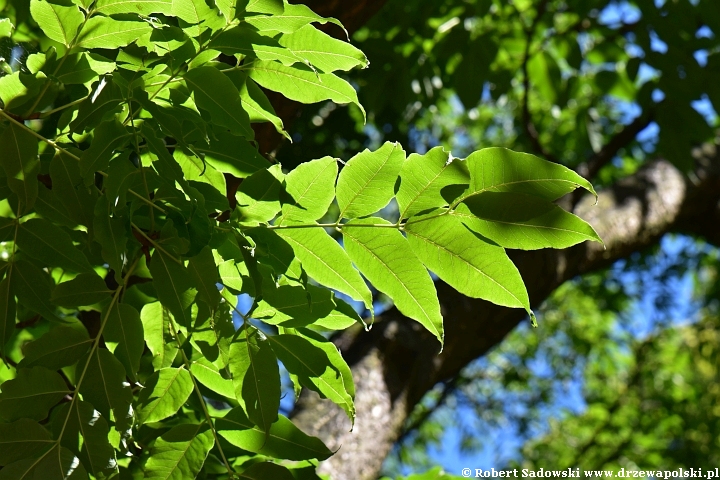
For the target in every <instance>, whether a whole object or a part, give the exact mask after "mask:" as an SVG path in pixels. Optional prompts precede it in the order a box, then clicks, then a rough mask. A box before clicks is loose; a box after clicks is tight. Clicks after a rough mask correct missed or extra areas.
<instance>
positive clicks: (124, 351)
mask: <svg viewBox="0 0 720 480" xmlns="http://www.w3.org/2000/svg"><path fill="white" fill-rule="evenodd" d="M111 306H112V308H111V309H110V311H109V312H107V311H104V312H103V314H104V315H108V317H107V322H106V324H105V330H103V337H104V338H105V344H106V345H107V347H108V350H110V351H111V352H113V353H114V354H115V356H116V357H117V359H118V360H120V363H122V364H123V366H124V367H125V372H126V373H127V375H128V377H130V378H131V379H132V380H135V374H136V373H137V371H138V369H139V368H140V357H141V356H142V353H143V349H144V348H145V341H144V332H143V324H142V321H141V320H140V314H139V313H138V311H137V310H135V308H134V307H132V306H130V305H128V304H125V303H117V302H116V303H114V304H112V305H111Z"/></svg>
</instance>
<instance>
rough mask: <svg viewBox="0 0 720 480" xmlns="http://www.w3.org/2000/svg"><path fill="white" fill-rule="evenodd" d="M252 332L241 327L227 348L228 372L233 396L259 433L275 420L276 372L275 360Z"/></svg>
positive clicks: (277, 388) (277, 380)
mask: <svg viewBox="0 0 720 480" xmlns="http://www.w3.org/2000/svg"><path fill="white" fill-rule="evenodd" d="M260 335H261V334H260V333H259V332H258V330H256V329H254V328H253V329H250V328H249V327H245V328H244V329H243V330H242V331H241V333H240V335H239V336H238V338H237V339H236V340H235V341H234V342H233V343H232V344H231V345H230V364H229V366H230V372H231V373H232V379H233V385H234V387H235V396H236V398H237V399H238V401H239V402H240V405H241V406H243V407H244V409H245V411H246V412H247V415H248V417H249V418H250V419H251V420H252V422H253V423H254V424H255V425H257V426H258V427H260V428H261V429H262V430H263V431H265V432H268V431H269V430H270V426H271V425H272V424H273V423H274V422H275V421H277V418H278V408H279V407H280V371H279V369H278V364H277V358H276V357H275V354H274V353H273V349H272V348H270V345H269V344H268V342H267V341H264V340H262V339H260V338H258V337H260Z"/></svg>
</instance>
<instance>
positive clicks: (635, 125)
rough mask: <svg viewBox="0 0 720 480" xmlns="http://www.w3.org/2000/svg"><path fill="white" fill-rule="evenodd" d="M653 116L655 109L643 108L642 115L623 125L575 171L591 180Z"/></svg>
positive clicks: (648, 123) (633, 138)
mask: <svg viewBox="0 0 720 480" xmlns="http://www.w3.org/2000/svg"><path fill="white" fill-rule="evenodd" d="M654 117H655V110H654V109H649V110H645V111H644V112H643V113H642V115H640V116H639V117H637V118H636V119H635V120H633V121H632V122H630V123H629V124H628V125H625V126H624V127H623V129H622V130H620V131H619V132H618V133H617V134H616V135H615V136H614V137H612V138H611V139H610V141H609V142H608V143H607V144H606V145H605V146H604V147H602V148H601V149H600V151H599V152H597V153H595V154H594V155H593V156H591V157H590V158H589V159H588V160H587V162H584V163H583V164H581V165H580V166H579V167H578V168H577V172H578V173H579V174H580V175H582V176H583V177H585V178H587V179H590V180H592V179H593V178H595V176H596V175H597V173H598V172H599V171H600V169H601V168H603V167H604V166H605V165H607V164H608V163H610V161H611V160H612V159H613V158H614V157H615V155H617V153H618V151H620V149H622V148H625V147H627V146H628V145H629V144H630V143H631V142H632V141H633V140H635V137H637V135H638V133H640V132H642V131H643V130H644V129H645V128H646V127H647V126H648V125H650V123H651V122H652V121H653V119H654Z"/></svg>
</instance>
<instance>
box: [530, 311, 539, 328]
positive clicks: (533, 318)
mask: <svg viewBox="0 0 720 480" xmlns="http://www.w3.org/2000/svg"><path fill="white" fill-rule="evenodd" d="M528 313H530V324H531V325H532V326H533V328H537V327H538V323H537V317H536V316H535V313H534V312H533V311H532V310H530V311H529V312H528Z"/></svg>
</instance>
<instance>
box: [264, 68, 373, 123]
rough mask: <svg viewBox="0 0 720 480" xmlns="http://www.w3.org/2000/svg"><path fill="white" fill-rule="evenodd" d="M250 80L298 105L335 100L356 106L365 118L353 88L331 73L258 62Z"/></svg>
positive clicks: (363, 110)
mask: <svg viewBox="0 0 720 480" xmlns="http://www.w3.org/2000/svg"><path fill="white" fill-rule="evenodd" d="M250 78H252V79H253V80H255V81H256V82H257V83H259V84H260V86H262V87H264V88H267V89H268V90H273V91H275V92H280V93H282V94H283V95H284V96H286V97H287V98H289V99H290V100H295V101H297V102H302V103H317V102H322V101H323V100H332V101H333V102H336V103H353V104H355V105H357V106H358V108H360V110H361V111H362V112H363V118H364V116H365V109H364V108H363V107H362V105H360V101H359V100H358V97H357V92H356V91H355V89H354V88H353V87H352V85H350V84H349V83H348V82H346V81H345V80H343V79H341V78H340V77H338V76H335V75H333V74H332V73H317V72H314V71H313V70H312V69H311V68H310V67H307V66H304V65H296V66H293V67H286V66H284V65H282V64H280V63H277V62H265V61H262V60H256V61H254V62H253V63H252V67H251V69H250Z"/></svg>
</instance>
